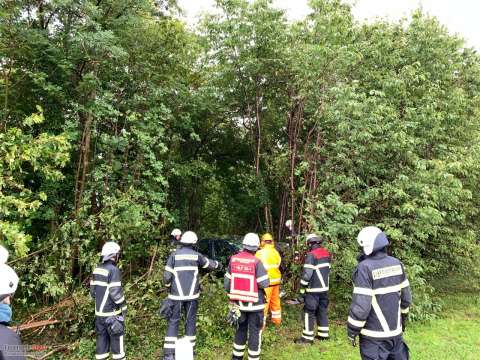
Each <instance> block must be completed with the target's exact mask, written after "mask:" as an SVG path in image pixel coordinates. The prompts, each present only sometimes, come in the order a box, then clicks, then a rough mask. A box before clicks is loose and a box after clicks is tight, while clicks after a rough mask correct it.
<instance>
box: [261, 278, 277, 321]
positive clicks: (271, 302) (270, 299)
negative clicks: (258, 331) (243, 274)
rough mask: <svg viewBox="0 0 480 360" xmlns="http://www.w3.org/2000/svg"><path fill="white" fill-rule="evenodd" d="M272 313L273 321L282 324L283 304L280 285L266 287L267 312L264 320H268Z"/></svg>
mask: <svg viewBox="0 0 480 360" xmlns="http://www.w3.org/2000/svg"><path fill="white" fill-rule="evenodd" d="M269 312H271V313H272V323H274V324H275V325H280V324H281V322H282V305H281V303H280V285H274V286H270V287H268V288H266V289H265V312H264V317H263V321H264V324H266V322H267V317H268V313H269Z"/></svg>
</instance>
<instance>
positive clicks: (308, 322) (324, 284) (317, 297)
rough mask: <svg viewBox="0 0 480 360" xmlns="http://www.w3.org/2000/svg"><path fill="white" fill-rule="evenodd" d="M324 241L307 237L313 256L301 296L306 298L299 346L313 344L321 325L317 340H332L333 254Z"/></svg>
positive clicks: (307, 260)
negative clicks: (330, 289) (330, 290)
mask: <svg viewBox="0 0 480 360" xmlns="http://www.w3.org/2000/svg"><path fill="white" fill-rule="evenodd" d="M322 242H323V240H322V238H321V237H319V236H317V235H315V234H310V235H308V236H307V244H308V246H309V252H308V253H307V256H306V257H305V262H304V265H303V273H302V279H301V281H300V285H301V290H300V293H301V294H302V295H303V297H304V314H303V316H304V326H303V333H302V337H300V338H298V339H296V340H295V343H297V344H312V343H313V340H314V334H315V329H314V327H315V323H317V339H318V340H328V338H329V335H328V330H329V329H328V317H327V307H328V283H329V274H330V253H329V252H328V251H327V250H326V249H324V248H323V247H322V246H321V244H322Z"/></svg>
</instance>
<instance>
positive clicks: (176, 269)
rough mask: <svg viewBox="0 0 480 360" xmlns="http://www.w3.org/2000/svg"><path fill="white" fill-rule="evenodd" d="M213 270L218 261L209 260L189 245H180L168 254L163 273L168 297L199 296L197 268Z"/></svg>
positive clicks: (189, 298) (185, 297) (173, 298)
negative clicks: (167, 288)
mask: <svg viewBox="0 0 480 360" xmlns="http://www.w3.org/2000/svg"><path fill="white" fill-rule="evenodd" d="M200 268H203V269H207V270H214V269H216V268H218V261H215V260H210V259H209V258H207V257H206V256H203V255H202V254H200V253H198V252H197V251H195V250H194V249H192V248H191V247H190V246H180V247H179V248H178V249H177V250H175V251H174V252H173V253H171V254H170V256H169V257H168V260H167V265H166V266H165V272H164V273H163V282H164V283H165V285H166V286H168V287H170V291H169V294H168V298H169V299H172V300H179V301H189V300H195V299H198V298H199V296H200V280H199V275H198V273H199V269H200Z"/></svg>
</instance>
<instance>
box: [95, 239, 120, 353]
mask: <svg viewBox="0 0 480 360" xmlns="http://www.w3.org/2000/svg"><path fill="white" fill-rule="evenodd" d="M119 256H120V246H119V245H118V244H116V243H114V242H107V243H105V245H103V248H102V254H101V263H100V264H98V265H97V267H96V268H95V270H93V274H92V280H91V282H90V294H91V295H92V297H93V298H94V299H95V332H96V335H97V347H96V351H95V358H96V359H98V360H102V359H108V358H109V357H110V353H111V354H112V359H115V360H121V359H125V358H126V357H125V347H124V334H125V317H126V315H127V305H126V302H125V297H124V295H123V289H122V274H121V272H120V269H119V268H118V267H117V263H118V260H119Z"/></svg>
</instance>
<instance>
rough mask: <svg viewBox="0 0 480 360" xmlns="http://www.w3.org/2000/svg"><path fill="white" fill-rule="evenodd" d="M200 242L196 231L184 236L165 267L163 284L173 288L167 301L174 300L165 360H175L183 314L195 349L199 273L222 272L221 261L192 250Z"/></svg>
mask: <svg viewBox="0 0 480 360" xmlns="http://www.w3.org/2000/svg"><path fill="white" fill-rule="evenodd" d="M197 241H198V237H197V235H196V234H195V233H194V232H193V231H187V232H185V233H184V234H183V236H182V237H181V239H180V245H179V247H178V248H177V250H175V251H174V252H173V253H171V254H170V256H169V257H168V260H167V265H166V266H165V272H164V274H163V281H164V283H165V285H166V286H167V287H169V288H170V290H169V294H168V299H170V300H172V304H173V305H172V314H171V316H170V317H169V319H168V327H167V333H166V336H165V343H164V345H163V348H164V351H163V353H164V359H165V360H174V359H175V344H176V342H177V338H178V328H179V325H180V320H181V317H182V312H183V313H185V337H186V338H187V339H188V340H190V343H191V344H192V347H194V346H195V342H196V332H197V310H198V298H199V297H200V279H199V274H198V272H199V269H200V268H203V269H207V270H215V269H219V270H220V269H221V268H222V266H221V264H220V263H219V262H218V261H214V260H210V259H208V258H207V257H206V256H203V255H202V254H200V253H198V252H197V251H195V250H194V249H193V248H192V247H193V245H195V244H196V243H197ZM178 360H181V359H178Z"/></svg>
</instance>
